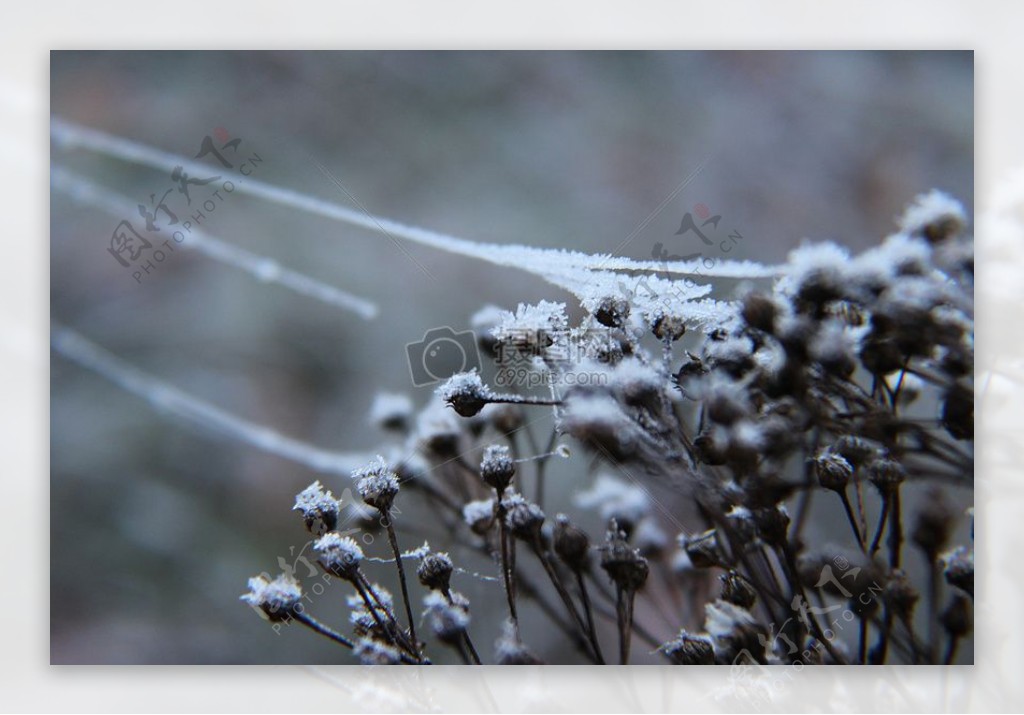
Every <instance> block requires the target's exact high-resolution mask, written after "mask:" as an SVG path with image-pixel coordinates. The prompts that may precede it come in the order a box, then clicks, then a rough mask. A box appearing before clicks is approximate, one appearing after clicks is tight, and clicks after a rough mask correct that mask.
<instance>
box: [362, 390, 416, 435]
mask: <svg viewBox="0 0 1024 715" xmlns="http://www.w3.org/2000/svg"><path fill="white" fill-rule="evenodd" d="M370 422H372V423H373V424H375V425H376V426H377V427H380V428H381V429H384V430H388V431H391V432H402V433H404V432H408V431H409V427H410V425H411V424H412V400H410V399H409V396H408V395H402V394H396V393H391V392H380V393H377V396H376V397H374V398H373V404H372V405H371V406H370Z"/></svg>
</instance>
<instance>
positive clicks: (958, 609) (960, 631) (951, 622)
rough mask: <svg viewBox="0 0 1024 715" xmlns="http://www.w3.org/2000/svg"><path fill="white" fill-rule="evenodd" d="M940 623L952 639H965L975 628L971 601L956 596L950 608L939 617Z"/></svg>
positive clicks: (964, 597) (958, 595)
mask: <svg viewBox="0 0 1024 715" xmlns="http://www.w3.org/2000/svg"><path fill="white" fill-rule="evenodd" d="M939 622H940V623H942V627H943V628H945V629H946V632H947V633H949V635H950V637H952V638H963V637H964V636H966V635H967V634H968V633H970V632H971V628H972V627H974V616H973V615H972V614H971V600H970V599H969V598H967V597H966V596H961V595H960V594H956V595H954V596H953V600H952V601H950V603H949V606H947V607H946V610H944V611H943V612H942V613H941V614H940V615H939Z"/></svg>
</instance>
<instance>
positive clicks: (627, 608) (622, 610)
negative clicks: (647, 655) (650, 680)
mask: <svg viewBox="0 0 1024 715" xmlns="http://www.w3.org/2000/svg"><path fill="white" fill-rule="evenodd" d="M634 596H635V592H634V591H632V590H627V589H624V588H621V587H616V589H615V613H616V615H617V617H618V618H617V619H616V622H617V624H618V626H619V664H620V665H626V664H628V663H629V646H630V636H631V635H632V633H633V600H634Z"/></svg>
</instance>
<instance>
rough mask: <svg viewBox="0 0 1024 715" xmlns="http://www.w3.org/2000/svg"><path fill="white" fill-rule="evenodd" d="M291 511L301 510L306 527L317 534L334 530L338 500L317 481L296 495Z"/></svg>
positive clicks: (336, 521) (336, 523) (336, 524)
mask: <svg viewBox="0 0 1024 715" xmlns="http://www.w3.org/2000/svg"><path fill="white" fill-rule="evenodd" d="M292 511H301V512H302V518H303V520H304V521H305V523H306V529H308V530H309V531H310V533H313V534H316V535H317V536H320V535H321V534H323V533H325V532H328V531H334V529H336V528H337V526H338V513H339V511H340V509H339V506H338V500H337V499H335V498H334V495H333V494H331V493H330V492H329V491H324V488H323V487H322V486H321V485H320V482H319V481H317V482H313V483H312V484H310V485H309V486H308V487H306V488H305V489H303V490H302V491H301V492H299V493H298V495H296V497H295V506H293V507H292Z"/></svg>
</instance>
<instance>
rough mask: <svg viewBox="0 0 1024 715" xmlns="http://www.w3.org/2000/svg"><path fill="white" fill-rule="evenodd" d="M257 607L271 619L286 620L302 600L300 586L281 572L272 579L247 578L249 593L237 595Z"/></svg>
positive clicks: (288, 575)
mask: <svg viewBox="0 0 1024 715" xmlns="http://www.w3.org/2000/svg"><path fill="white" fill-rule="evenodd" d="M239 598H240V600H242V601H245V602H246V603H248V604H249V605H250V606H253V607H254V608H259V609H260V610H262V611H263V613H265V614H266V616H267V618H268V619H269V620H271V621H274V622H275V623H276V622H280V621H287V620H289V619H290V618H291V617H292V613H293V612H294V611H295V608H296V607H297V606H299V604H300V602H301V601H302V587H301V586H299V582H298V581H296V580H295V578H294V577H293V576H291V575H290V574H281V575H280V576H278V577H277V578H275V579H274V580H273V581H268V580H267V579H266V577H264V576H262V575H261V576H256V577H254V578H251V579H249V593H246V594H243V595H242V596H240V597H239Z"/></svg>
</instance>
